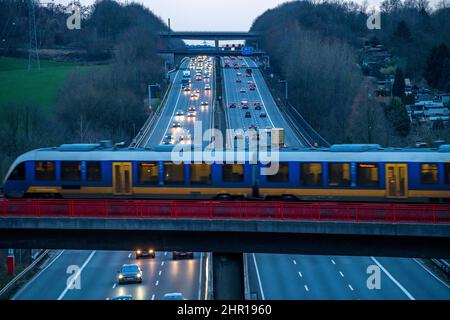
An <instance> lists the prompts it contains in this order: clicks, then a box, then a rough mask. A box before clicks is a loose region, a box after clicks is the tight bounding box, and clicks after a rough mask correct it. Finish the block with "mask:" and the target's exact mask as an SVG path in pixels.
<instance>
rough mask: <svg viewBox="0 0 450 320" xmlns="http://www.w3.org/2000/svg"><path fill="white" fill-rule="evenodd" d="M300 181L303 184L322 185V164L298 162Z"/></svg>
mask: <svg viewBox="0 0 450 320" xmlns="http://www.w3.org/2000/svg"><path fill="white" fill-rule="evenodd" d="M300 183H301V184H302V185H303V186H310V187H312V186H321V185H322V164H321V163H302V164H300Z"/></svg>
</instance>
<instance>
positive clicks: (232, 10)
mask: <svg viewBox="0 0 450 320" xmlns="http://www.w3.org/2000/svg"><path fill="white" fill-rule="evenodd" d="M46 1H47V2H55V3H62V4H68V3H69V2H72V0H43V1H41V2H46ZM288 1H291V0H135V1H134V2H138V3H142V4H143V5H144V6H146V7H147V8H149V9H150V10H152V11H153V13H155V14H156V15H157V16H159V17H161V18H162V19H163V21H165V22H166V23H167V19H168V18H170V20H171V28H172V30H174V31H201V30H208V31H248V30H249V29H250V26H251V25H252V23H253V21H254V20H255V19H256V18H257V17H258V16H259V15H261V14H262V13H263V12H265V11H266V10H267V9H270V8H274V7H276V6H278V5H279V4H281V3H284V2H288ZM354 1H355V2H357V3H362V2H363V0H354ZM381 1H382V0H367V3H368V5H369V7H374V6H375V7H377V6H378V5H379V4H380V3H381ZM437 1H439V0H431V1H430V3H436V2H437ZM80 2H81V3H82V4H84V5H88V4H92V3H94V2H95V0H80ZM118 2H120V3H126V2H127V0H119V1H118ZM128 2H131V0H128Z"/></svg>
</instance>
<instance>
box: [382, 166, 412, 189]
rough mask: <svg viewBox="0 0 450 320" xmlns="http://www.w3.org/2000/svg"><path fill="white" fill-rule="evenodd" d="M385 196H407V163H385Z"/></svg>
mask: <svg viewBox="0 0 450 320" xmlns="http://www.w3.org/2000/svg"><path fill="white" fill-rule="evenodd" d="M386 197H387V198H407V197H408V165H407V164H404V163H400V164H397V163H387V164H386Z"/></svg>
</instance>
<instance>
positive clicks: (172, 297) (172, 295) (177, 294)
mask: <svg viewBox="0 0 450 320" xmlns="http://www.w3.org/2000/svg"><path fill="white" fill-rule="evenodd" d="M163 300H186V299H185V298H184V297H183V294H182V293H180V292H173V293H166V294H165V295H164V296H163Z"/></svg>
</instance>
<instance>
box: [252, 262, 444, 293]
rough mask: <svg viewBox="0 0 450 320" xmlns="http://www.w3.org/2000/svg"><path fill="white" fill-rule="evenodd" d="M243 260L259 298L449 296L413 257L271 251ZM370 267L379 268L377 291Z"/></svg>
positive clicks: (253, 289)
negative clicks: (371, 284)
mask: <svg viewBox="0 0 450 320" xmlns="http://www.w3.org/2000/svg"><path fill="white" fill-rule="evenodd" d="M247 259H248V266H249V275H250V277H249V278H250V279H249V280H250V292H251V293H253V294H255V297H257V298H258V299H267V300H272V299H286V300H427V299H433V300H439V299H445V300H448V299H450V287H449V286H448V285H447V284H445V283H444V282H442V281H441V280H439V279H438V278H436V277H435V276H434V275H433V274H432V273H431V272H430V271H429V270H428V269H427V268H426V267H425V266H424V265H422V263H421V262H420V261H419V260H417V259H406V258H379V257H376V258H374V257H343V256H336V257H327V256H303V255H271V254H258V255H254V254H248V255H247ZM369 266H376V267H379V268H380V269H379V270H380V275H381V277H380V287H379V289H377V288H375V289H372V290H371V289H369V288H368V286H367V280H368V278H369V276H370V275H371V274H372V273H371V274H368V273H367V269H368V267H369ZM256 270H258V271H256Z"/></svg>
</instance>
